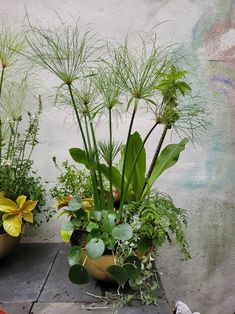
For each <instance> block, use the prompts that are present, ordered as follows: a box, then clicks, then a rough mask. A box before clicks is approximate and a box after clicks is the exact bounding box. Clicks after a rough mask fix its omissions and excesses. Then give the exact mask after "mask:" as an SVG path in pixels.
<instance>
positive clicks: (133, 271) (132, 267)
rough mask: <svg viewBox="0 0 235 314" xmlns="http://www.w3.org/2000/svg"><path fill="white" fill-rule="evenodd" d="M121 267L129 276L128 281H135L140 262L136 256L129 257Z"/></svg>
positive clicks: (138, 272) (139, 270)
mask: <svg viewBox="0 0 235 314" xmlns="http://www.w3.org/2000/svg"><path fill="white" fill-rule="evenodd" d="M123 267H124V268H125V269H126V271H127V272H128V274H129V277H130V279H132V280H136V279H137V278H138V277H139V275H140V273H141V262H140V260H139V259H138V257H136V256H129V257H127V258H126V259H125V261H124V264H123Z"/></svg>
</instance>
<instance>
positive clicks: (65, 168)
mask: <svg viewBox="0 0 235 314" xmlns="http://www.w3.org/2000/svg"><path fill="white" fill-rule="evenodd" d="M53 160H54V163H55V165H56V167H57V169H58V170H59V171H60V175H59V176H58V178H57V183H56V185H55V186H54V187H53V188H51V189H50V193H51V195H52V197H54V198H56V199H57V200H63V199H64V198H65V197H67V196H68V195H70V194H71V195H83V196H85V197H90V196H91V195H92V182H91V177H90V175H89V172H88V171H86V170H85V169H80V170H78V169H77V168H76V167H75V166H74V165H72V164H71V165H70V164H69V162H68V161H67V160H66V161H64V162H63V163H62V166H61V167H59V166H58V165H57V163H56V159H55V157H54V159H53Z"/></svg>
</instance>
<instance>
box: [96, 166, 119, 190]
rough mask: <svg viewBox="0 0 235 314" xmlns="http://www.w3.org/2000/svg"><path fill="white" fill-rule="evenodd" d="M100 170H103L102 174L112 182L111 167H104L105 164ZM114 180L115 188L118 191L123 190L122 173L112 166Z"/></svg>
mask: <svg viewBox="0 0 235 314" xmlns="http://www.w3.org/2000/svg"><path fill="white" fill-rule="evenodd" d="M100 170H101V172H102V174H103V175H104V176H105V177H106V178H107V179H108V180H110V175H109V167H108V166H106V165H104V164H101V165H100ZM112 180H113V186H115V187H116V188H117V189H118V190H120V189H121V180H122V176H121V173H120V171H119V170H118V169H117V168H115V167H114V166H112Z"/></svg>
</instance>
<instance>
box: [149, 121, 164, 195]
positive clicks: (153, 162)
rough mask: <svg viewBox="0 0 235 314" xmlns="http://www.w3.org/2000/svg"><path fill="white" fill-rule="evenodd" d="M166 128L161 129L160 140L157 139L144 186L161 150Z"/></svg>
mask: <svg viewBox="0 0 235 314" xmlns="http://www.w3.org/2000/svg"><path fill="white" fill-rule="evenodd" d="M167 130H168V127H167V126H165V127H164V129H163V132H162V135H161V138H160V140H159V143H158V146H157V148H156V151H155V154H154V156H153V159H152V162H151V165H150V167H149V171H148V174H147V177H146V180H145V184H144V188H145V187H146V185H147V182H148V179H149V178H150V176H151V174H152V172H153V169H154V166H155V164H156V161H157V158H158V155H159V153H160V150H161V148H162V144H163V142H164V139H165V137H166V133H167ZM144 188H143V190H144Z"/></svg>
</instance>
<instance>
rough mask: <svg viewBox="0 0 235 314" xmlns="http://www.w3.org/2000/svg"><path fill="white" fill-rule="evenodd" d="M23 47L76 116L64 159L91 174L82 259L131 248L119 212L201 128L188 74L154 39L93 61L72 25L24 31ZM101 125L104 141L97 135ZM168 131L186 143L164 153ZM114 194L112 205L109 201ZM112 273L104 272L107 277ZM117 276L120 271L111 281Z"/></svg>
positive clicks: (91, 44) (129, 231)
mask: <svg viewBox="0 0 235 314" xmlns="http://www.w3.org/2000/svg"><path fill="white" fill-rule="evenodd" d="M28 43H29V46H30V48H31V50H29V51H28V52H27V53H26V56H27V57H28V58H29V59H31V60H33V61H34V62H36V63H37V64H38V65H40V66H43V67H44V68H45V69H47V70H49V71H50V72H51V73H52V74H54V75H55V76H56V77H57V78H58V79H60V81H61V85H60V86H59V92H58V93H57V101H58V103H59V104H60V105H61V104H64V105H69V106H71V107H72V108H73V110H74V113H75V117H76V121H77V124H78V127H79V136H81V139H82V143H83V147H79V148H78V147H76V148H71V149H70V155H71V157H72V158H73V160H74V161H75V162H77V163H79V164H82V165H84V166H85V167H86V168H87V169H88V170H89V171H90V175H91V178H92V187H93V192H92V197H93V200H94V206H93V211H92V212H91V215H90V216H89V220H87V221H86V222H85V224H84V225H83V227H84V228H85V229H86V231H87V232H88V233H89V236H88V243H87V245H86V252H87V255H88V256H89V257H90V258H93V259H96V258H98V257H100V256H101V255H102V254H103V253H104V251H105V247H106V248H109V249H111V250H113V252H115V248H116V245H120V244H122V243H124V242H125V241H131V239H132V237H133V228H132V225H131V223H130V222H131V218H130V216H128V215H129V214H128V212H127V211H126V210H125V207H126V206H127V205H128V204H132V203H133V202H138V203H139V202H140V203H141V202H142V201H145V200H146V198H147V197H148V195H149V193H150V191H151V189H152V187H153V184H154V183H156V182H157V179H158V178H159V176H160V175H161V174H162V173H163V172H165V171H166V170H167V169H168V168H170V167H172V166H173V165H174V164H175V163H176V162H177V161H178V159H179V156H180V153H181V152H182V151H183V150H184V149H185V145H186V144H187V143H188V141H189V139H190V140H194V139H195V138H196V131H198V130H199V129H200V128H203V127H204V126H205V121H204V114H205V111H204V109H203V108H202V107H200V106H199V105H195V103H194V101H193V98H192V97H191V96H190V95H189V94H190V93H191V87H190V85H189V83H188V81H187V78H186V75H187V72H186V71H184V70H182V69H181V68H179V67H178V66H177V63H176V61H175V59H174V57H173V54H171V53H170V51H169V49H161V48H158V47H157V45H156V40H155V39H151V38H148V37H147V38H146V39H143V38H141V40H140V41H139V45H138V46H137V47H132V46H131V45H130V44H129V41H128V38H127V39H126V40H125V42H124V43H123V44H120V45H116V46H112V45H108V47H106V48H107V50H106V51H104V49H105V48H104V47H103V50H102V53H100V54H99V51H100V50H99V49H98V48H99V46H100V45H99V44H98V42H97V41H94V37H93V36H91V35H90V33H89V32H88V33H84V34H82V31H81V30H80V29H79V27H78V26H77V25H76V26H75V27H74V28H73V27H71V26H68V27H67V26H66V25H65V24H63V25H62V26H61V27H59V28H58V29H47V30H45V29H42V28H38V27H34V26H32V25H31V30H30V32H29V34H28ZM144 110H146V111H150V112H151V113H152V117H151V119H150V120H147V119H146V125H148V127H149V128H148V130H147V132H146V135H145V136H144V137H143V139H142V138H141V136H140V134H139V132H138V131H137V130H136V125H135V122H136V119H137V117H138V114H142V113H143V112H144ZM127 114H128V115H129V117H130V118H129V122H128V130H127V134H126V138H125V140H124V142H123V143H119V142H118V141H117V140H116V135H117V132H118V131H114V125H115V124H114V123H116V119H117V117H120V116H123V115H127ZM104 117H106V118H107V120H106V121H107V123H106V124H104ZM101 118H102V125H101V127H102V129H103V132H104V134H105V140H104V139H100V138H98V136H97V132H96V124H97V122H98V121H99V119H101ZM169 131H171V132H174V131H176V133H177V134H178V135H180V134H182V133H181V131H183V133H186V134H187V135H188V136H187V137H185V138H181V139H180V140H179V141H178V142H177V143H172V144H169V145H167V146H164V141H165V138H166V136H167V135H168V133H169ZM158 135H159V136H158ZM157 136H158V140H155V139H156V138H157ZM150 138H152V143H153V144H154V146H155V148H154V150H155V152H154V154H153V156H151V159H152V161H151V163H150V167H149V169H147V162H146V160H147V153H148V152H147V149H146V144H147V142H148V140H149V139H150ZM168 174H170V172H169V173H168ZM105 180H106V181H108V187H107V185H105ZM114 192H115V193H116V194H118V195H119V197H118V201H116V200H115V201H114ZM68 206H69V209H70V211H73V214H76V212H77V214H78V217H77V218H78V220H79V217H80V216H79V213H80V211H81V210H82V202H81V199H79V198H75V199H74V200H71V201H70V202H69V205H68ZM140 207H141V205H140ZM136 208H138V206H137V207H136ZM156 210H157V209H156ZM90 219H91V220H92V221H90ZM78 220H77V221H78ZM90 223H91V224H90ZM79 226H80V225H79ZM75 227H76V222H75V221H74V222H73V221H70V223H69V224H66V226H65V228H64V232H65V233H66V234H68V235H70V236H71V234H72V231H73V230H74V229H76V228H75ZM68 239H69V237H68ZM113 239H114V240H115V241H113ZM150 242H151V241H150ZM151 243H152V242H151ZM151 243H150V245H152V244H151ZM120 247H121V245H120ZM80 250H81V248H77V251H78V252H80ZM74 251H76V248H73V252H71V255H73V254H74V255H76V254H75V253H76V252H74ZM79 254H80V253H79ZM79 254H78V255H76V256H79ZM78 263H79V258H77V259H76V263H75V264H74V263H73V264H72V267H71V273H70V274H71V279H73V278H74V282H76V283H79V278H78V277H79V276H80V275H81V276H82V272H83V274H86V270H85V269H84V267H83V266H82V265H78ZM132 266H133V265H132ZM117 267H118V266H117ZM116 270H117V268H115V271H116ZM115 271H114V272H113V271H112V270H111V269H110V272H111V273H112V275H113V276H114V277H115V274H114V273H115ZM119 271H120V272H119ZM121 272H123V270H120V268H119V270H117V273H121ZM75 277H76V278H75ZM85 277H86V276H85ZM116 277H118V276H116ZM116 277H115V278H116ZM81 278H84V277H81ZM119 279H120V278H117V281H118V282H119V283H120V282H122V281H121V279H120V280H119ZM122 284H123V282H122Z"/></svg>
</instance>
